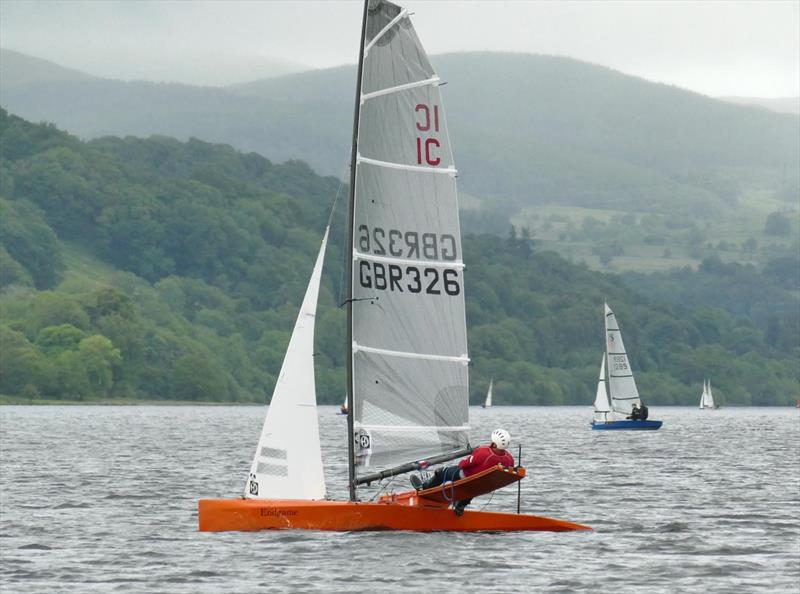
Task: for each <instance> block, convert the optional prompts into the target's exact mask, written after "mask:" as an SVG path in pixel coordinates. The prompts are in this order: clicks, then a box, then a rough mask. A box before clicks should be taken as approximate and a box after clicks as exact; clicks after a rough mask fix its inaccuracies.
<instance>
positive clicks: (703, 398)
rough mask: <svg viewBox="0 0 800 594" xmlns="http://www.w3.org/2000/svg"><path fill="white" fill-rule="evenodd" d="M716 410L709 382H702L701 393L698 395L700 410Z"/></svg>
mask: <svg viewBox="0 0 800 594" xmlns="http://www.w3.org/2000/svg"><path fill="white" fill-rule="evenodd" d="M707 408H710V409H712V410H713V409H716V408H717V407H716V406H715V405H714V395H713V394H712V393H711V380H703V393H702V394H700V410H705V409H707Z"/></svg>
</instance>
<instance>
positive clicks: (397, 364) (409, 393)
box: [351, 0, 469, 469]
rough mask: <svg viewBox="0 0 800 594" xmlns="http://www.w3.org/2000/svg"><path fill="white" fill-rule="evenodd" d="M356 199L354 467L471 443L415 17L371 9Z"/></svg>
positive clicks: (439, 113)
mask: <svg viewBox="0 0 800 594" xmlns="http://www.w3.org/2000/svg"><path fill="white" fill-rule="evenodd" d="M364 44H365V45H364V59H363V70H362V79H361V89H360V102H361V104H360V110H359V111H360V116H359V119H358V131H357V139H358V141H357V142H358V144H357V147H358V152H357V157H356V164H355V166H356V172H355V189H354V194H353V201H354V204H353V221H352V230H353V260H352V268H351V269H352V277H351V283H352V293H351V296H352V302H351V307H352V313H351V320H352V322H351V323H352V340H353V342H352V345H351V346H352V387H351V389H352V393H353V404H354V410H353V411H352V413H353V415H354V416H353V432H354V435H353V439H354V448H355V449H354V458H355V464H356V466H357V467H371V468H372V469H380V468H388V467H391V466H394V465H397V464H401V463H405V462H410V461H415V460H421V459H425V458H428V457H430V456H433V455H440V454H444V453H448V452H453V451H456V450H459V449H463V448H464V447H466V446H467V445H468V430H469V427H468V425H467V422H468V392H469V391H468V371H467V364H468V362H469V358H468V354H467V335H466V323H465V314H464V285H463V266H464V265H463V261H462V255H461V254H462V253H461V235H460V229H459V221H458V201H457V195H456V179H455V174H456V170H455V166H454V163H453V155H452V152H451V149H450V141H449V138H448V135H447V124H446V121H445V114H444V108H443V106H442V101H441V95H440V92H439V79H438V77H437V76H436V74H435V72H434V71H433V68H432V67H431V64H430V62H429V60H428V57H427V55H426V54H425V50H424V49H423V48H422V45H421V44H420V42H419V39H418V38H417V35H416V33H415V31H414V28H413V26H412V24H411V21H410V20H409V18H408V12H407V11H405V10H403V9H401V8H400V7H398V6H396V5H395V4H392V3H391V2H386V1H375V0H371V1H370V3H369V7H368V12H367V20H366V28H365V39H364Z"/></svg>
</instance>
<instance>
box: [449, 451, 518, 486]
mask: <svg viewBox="0 0 800 594" xmlns="http://www.w3.org/2000/svg"><path fill="white" fill-rule="evenodd" d="M498 464H502V465H503V466H506V467H510V466H514V456H512V455H511V454H509V453H508V451H507V450H498V449H495V448H492V446H490V445H482V446H480V447H478V448H475V450H474V451H473V452H472V455H471V456H470V457H469V458H464V459H463V460H461V462H459V463H458V467H459V468H460V469H461V471H462V472H463V473H464V477H465V478H466V477H468V476H472V475H473V474H478V473H479V472H481V471H482V470H486V469H487V468H491V467H492V466H497V465H498Z"/></svg>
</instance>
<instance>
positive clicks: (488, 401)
mask: <svg viewBox="0 0 800 594" xmlns="http://www.w3.org/2000/svg"><path fill="white" fill-rule="evenodd" d="M492 387H494V378H492V379H490V380H489V391H488V392H486V401H485V402H484V403H483V408H489V407H490V406H492Z"/></svg>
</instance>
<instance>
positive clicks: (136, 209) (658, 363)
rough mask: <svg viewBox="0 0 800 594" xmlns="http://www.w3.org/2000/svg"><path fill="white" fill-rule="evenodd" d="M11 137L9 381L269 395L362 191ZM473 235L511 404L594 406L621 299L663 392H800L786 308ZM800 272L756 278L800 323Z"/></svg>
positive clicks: (3, 125)
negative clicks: (688, 297)
mask: <svg viewBox="0 0 800 594" xmlns="http://www.w3.org/2000/svg"><path fill="white" fill-rule="evenodd" d="M0 148H2V154H0V241H1V242H2V249H0V281H1V282H2V293H1V294H0V318H1V320H0V321H1V323H0V333H1V334H0V341H1V342H2V360H1V361H0V363H2V365H1V366H0V371H1V372H2V373H0V392H2V393H4V394H7V395H14V396H22V397H27V398H32V399H35V398H45V397H47V398H69V399H74V398H80V399H95V398H116V397H127V398H131V397H133V398H158V399H190V400H194V399H196V400H220V401H260V402H263V401H266V400H267V399H268V397H269V394H270V393H271V390H272V387H273V385H274V381H275V376H276V375H277V373H278V371H279V368H280V364H281V361H282V358H283V353H284V349H285V347H286V344H287V343H288V340H289V335H290V332H291V328H292V326H293V323H294V318H295V316H296V314H297V309H298V307H299V304H300V300H301V297H302V294H303V292H304V290H305V286H306V283H307V281H308V276H309V274H310V271H311V268H312V265H313V259H314V257H315V255H316V252H317V250H318V248H319V242H320V239H321V235H322V229H323V227H324V224H325V220H326V219H327V215H328V210H329V207H330V205H331V202H332V200H333V197H334V196H335V195H336V193H337V190H341V192H342V194H343V195H344V193H345V192H346V188H344V189H340V188H339V182H338V181H337V180H336V179H334V178H330V177H320V176H318V175H316V174H315V173H314V172H313V171H312V170H311V169H310V168H309V167H308V166H307V165H305V164H303V163H302V162H299V161H290V162H287V163H284V164H282V165H276V164H274V163H272V162H270V161H269V160H267V159H265V158H263V157H261V156H258V155H256V154H253V153H241V152H238V151H236V150H234V149H232V148H231V147H229V146H224V145H214V144H209V143H205V142H201V141H199V140H190V141H188V142H179V141H176V140H174V139H170V138H163V137H157V138H150V139H148V140H142V139H138V138H132V137H129V138H124V139H120V138H103V139H99V140H95V141H91V142H88V143H87V142H81V141H79V140H78V139H76V138H75V137H73V136H70V135H69V134H66V133H65V132H62V131H60V130H58V129H56V128H55V127H53V126H49V125H41V124H38V125H37V124H31V123H29V122H26V121H24V120H22V119H21V118H18V117H16V116H13V115H9V114H7V113H6V112H5V111H0ZM342 228H343V209H340V210H339V213H338V215H337V216H336V218H335V225H334V230H333V236H332V239H331V242H330V246H329V251H328V258H327V261H326V272H325V275H324V277H323V287H322V291H321V296H320V306H319V310H318V315H317V338H316V340H317V344H316V349H317V351H318V355H317V356H316V358H315V360H316V366H317V388H318V396H319V399H320V401H321V402H328V403H335V402H339V401H340V398H341V394H342V393H343V391H344V370H343V363H344V351H343V345H344V317H345V316H344V312H343V311H342V310H341V309H339V308H338V307H337V303H338V302H339V301H340V297H339V294H340V291H339V284H340V282H341V265H340V263H341V261H342V251H341V248H340V246H342V245H343V236H342ZM464 252H465V261H466V262H467V266H468V268H467V272H466V295H467V318H468V324H469V340H470V355H471V357H472V360H473V365H472V376H471V377H472V395H471V396H472V398H473V400H474V401H476V402H477V401H479V400H481V399H482V397H483V393H484V391H485V389H486V386H487V384H488V380H489V378H490V377H492V376H493V377H494V378H495V387H496V392H495V393H496V399H497V402H498V403H499V404H503V403H514V404H522V403H526V404H560V403H571V404H586V405H587V406H588V405H590V403H591V402H592V400H593V396H594V388H595V378H596V374H597V369H598V365H599V359H600V353H601V350H602V323H603V321H602V303H603V300H604V299H606V300H608V301H609V303H610V304H611V306H612V307H613V308H614V310H615V312H616V313H617V316H618V318H619V320H620V324H621V326H622V329H623V332H624V333H625V340H626V344H627V345H628V350H629V351H630V353H631V359H632V364H633V366H634V370H635V371H636V372H637V380H638V382H639V385H640V389H641V391H642V393H643V395H644V396H645V398H646V400H647V401H648V402H649V403H650V404H656V405H658V404H672V403H682V404H694V403H695V401H696V400H697V398H698V395H699V393H700V385H701V381H702V380H703V378H704V377H711V378H712V380H713V381H714V385H715V393H716V394H719V397H720V398H721V399H722V401H723V402H725V403H727V404H788V403H790V402H793V401H794V398H796V395H797V393H798V392H799V391H800V377H798V373H799V372H798V369H797V365H796V361H797V357H798V355H800V346H799V345H798V339H799V338H798V333H797V332H793V331H791V330H789V331H786V332H783V333H780V332H779V333H777V334H776V333H775V332H774V329H773V330H771V328H772V326H770V324H773V326H774V323H773V322H771V321H769V320H767V322H766V326H765V325H764V324H763V323H762V320H760V319H759V318H758V317H757V316H752V315H749V314H748V313H747V312H744V313H742V312H734V313H736V314H737V315H733V314H732V313H729V312H728V311H726V310H725V309H724V306H725V304H715V303H713V300H710V299H705V301H702V302H698V303H697V304H696V306H695V307H692V308H687V307H685V306H684V305H682V304H679V303H669V302H668V301H666V300H657V298H656V297H655V296H650V297H648V296H644V295H642V294H641V293H637V292H635V291H634V290H633V289H631V288H629V287H627V286H626V285H625V284H624V283H623V282H622V280H621V279H620V278H619V277H616V276H614V275H609V274H602V273H598V272H594V271H591V270H589V269H588V268H586V267H585V266H578V265H574V264H570V263H569V262H567V261H566V260H564V259H563V258H561V257H560V256H558V255H557V254H555V253H552V252H544V251H541V250H540V248H539V246H538V245H537V244H536V242H535V241H533V240H531V239H530V237H529V234H528V233H527V232H526V230H524V229H523V230H520V231H519V232H518V233H517V232H514V233H511V234H508V235H507V236H506V237H499V236H496V235H468V236H466V237H465V238H464ZM791 270H792V269H791V267H790V268H789V272H787V271H786V268H785V265H784V267H782V265H781V263H778V264H776V265H775V266H774V267H773V268H770V269H769V270H765V271H763V272H761V271H758V270H756V269H753V271H752V274H751V276H750V277H749V278H750V279H751V282H753V283H758V284H761V285H762V286H769V287H773V286H774V287H775V290H776V291H778V293H776V294H778V295H780V299H782V300H783V305H784V308H783V310H782V311H776V312H775V313H776V316H777V323H778V325H779V326H781V327H783V328H792V326H791V324H792V323H795V322H793V321H792V320H796V311H797V297H796V296H797V286H796V281H795V280H793V279H794V277H793V276H792V274H791ZM654 278H655V277H654ZM658 282H662V283H669V282H670V280H669V277H658ZM676 282H682V281H676ZM741 284H742V283H739V285H741ZM731 290H732V291H734V292H735V291H736V290H739V289H737V288H736V286H732V287H731ZM734 301H736V300H735V299H734ZM717 305H719V306H717ZM792 315H794V316H795V317H794V318H792V317H791V316H792Z"/></svg>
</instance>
